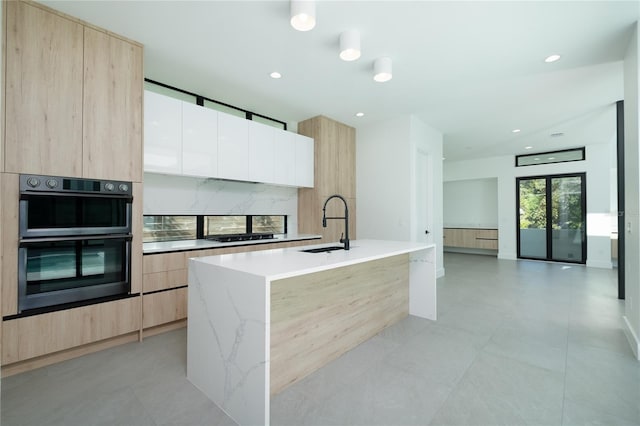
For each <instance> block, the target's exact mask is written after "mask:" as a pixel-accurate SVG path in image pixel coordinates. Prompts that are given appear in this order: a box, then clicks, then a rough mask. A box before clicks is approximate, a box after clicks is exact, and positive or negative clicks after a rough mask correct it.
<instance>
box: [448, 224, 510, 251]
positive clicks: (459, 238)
mask: <svg viewBox="0 0 640 426" xmlns="http://www.w3.org/2000/svg"><path fill="white" fill-rule="evenodd" d="M443 245H444V247H459V248H472V249H489V250H498V230H497V229H479V228H444V244H443Z"/></svg>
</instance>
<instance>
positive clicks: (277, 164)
mask: <svg viewBox="0 0 640 426" xmlns="http://www.w3.org/2000/svg"><path fill="white" fill-rule="evenodd" d="M275 130H276V132H275V139H274V149H273V152H274V156H275V157H274V183H277V184H279V185H291V186H295V180H296V147H295V136H296V135H295V133H291V132H287V131H285V130H279V129H275Z"/></svg>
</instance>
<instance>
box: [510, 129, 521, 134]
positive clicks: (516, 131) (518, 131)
mask: <svg viewBox="0 0 640 426" xmlns="http://www.w3.org/2000/svg"><path fill="white" fill-rule="evenodd" d="M511 133H520V129H513V130H512V131H511Z"/></svg>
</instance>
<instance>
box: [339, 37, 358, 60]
mask: <svg viewBox="0 0 640 426" xmlns="http://www.w3.org/2000/svg"><path fill="white" fill-rule="evenodd" d="M359 57H360V33H359V32H358V31H356V30H348V31H344V32H343V33H342V34H340V59H342V60H343V61H355V60H356V59H358V58H359Z"/></svg>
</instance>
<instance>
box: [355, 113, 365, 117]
mask: <svg viewBox="0 0 640 426" xmlns="http://www.w3.org/2000/svg"><path fill="white" fill-rule="evenodd" d="M356 117H364V112H356Z"/></svg>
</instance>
